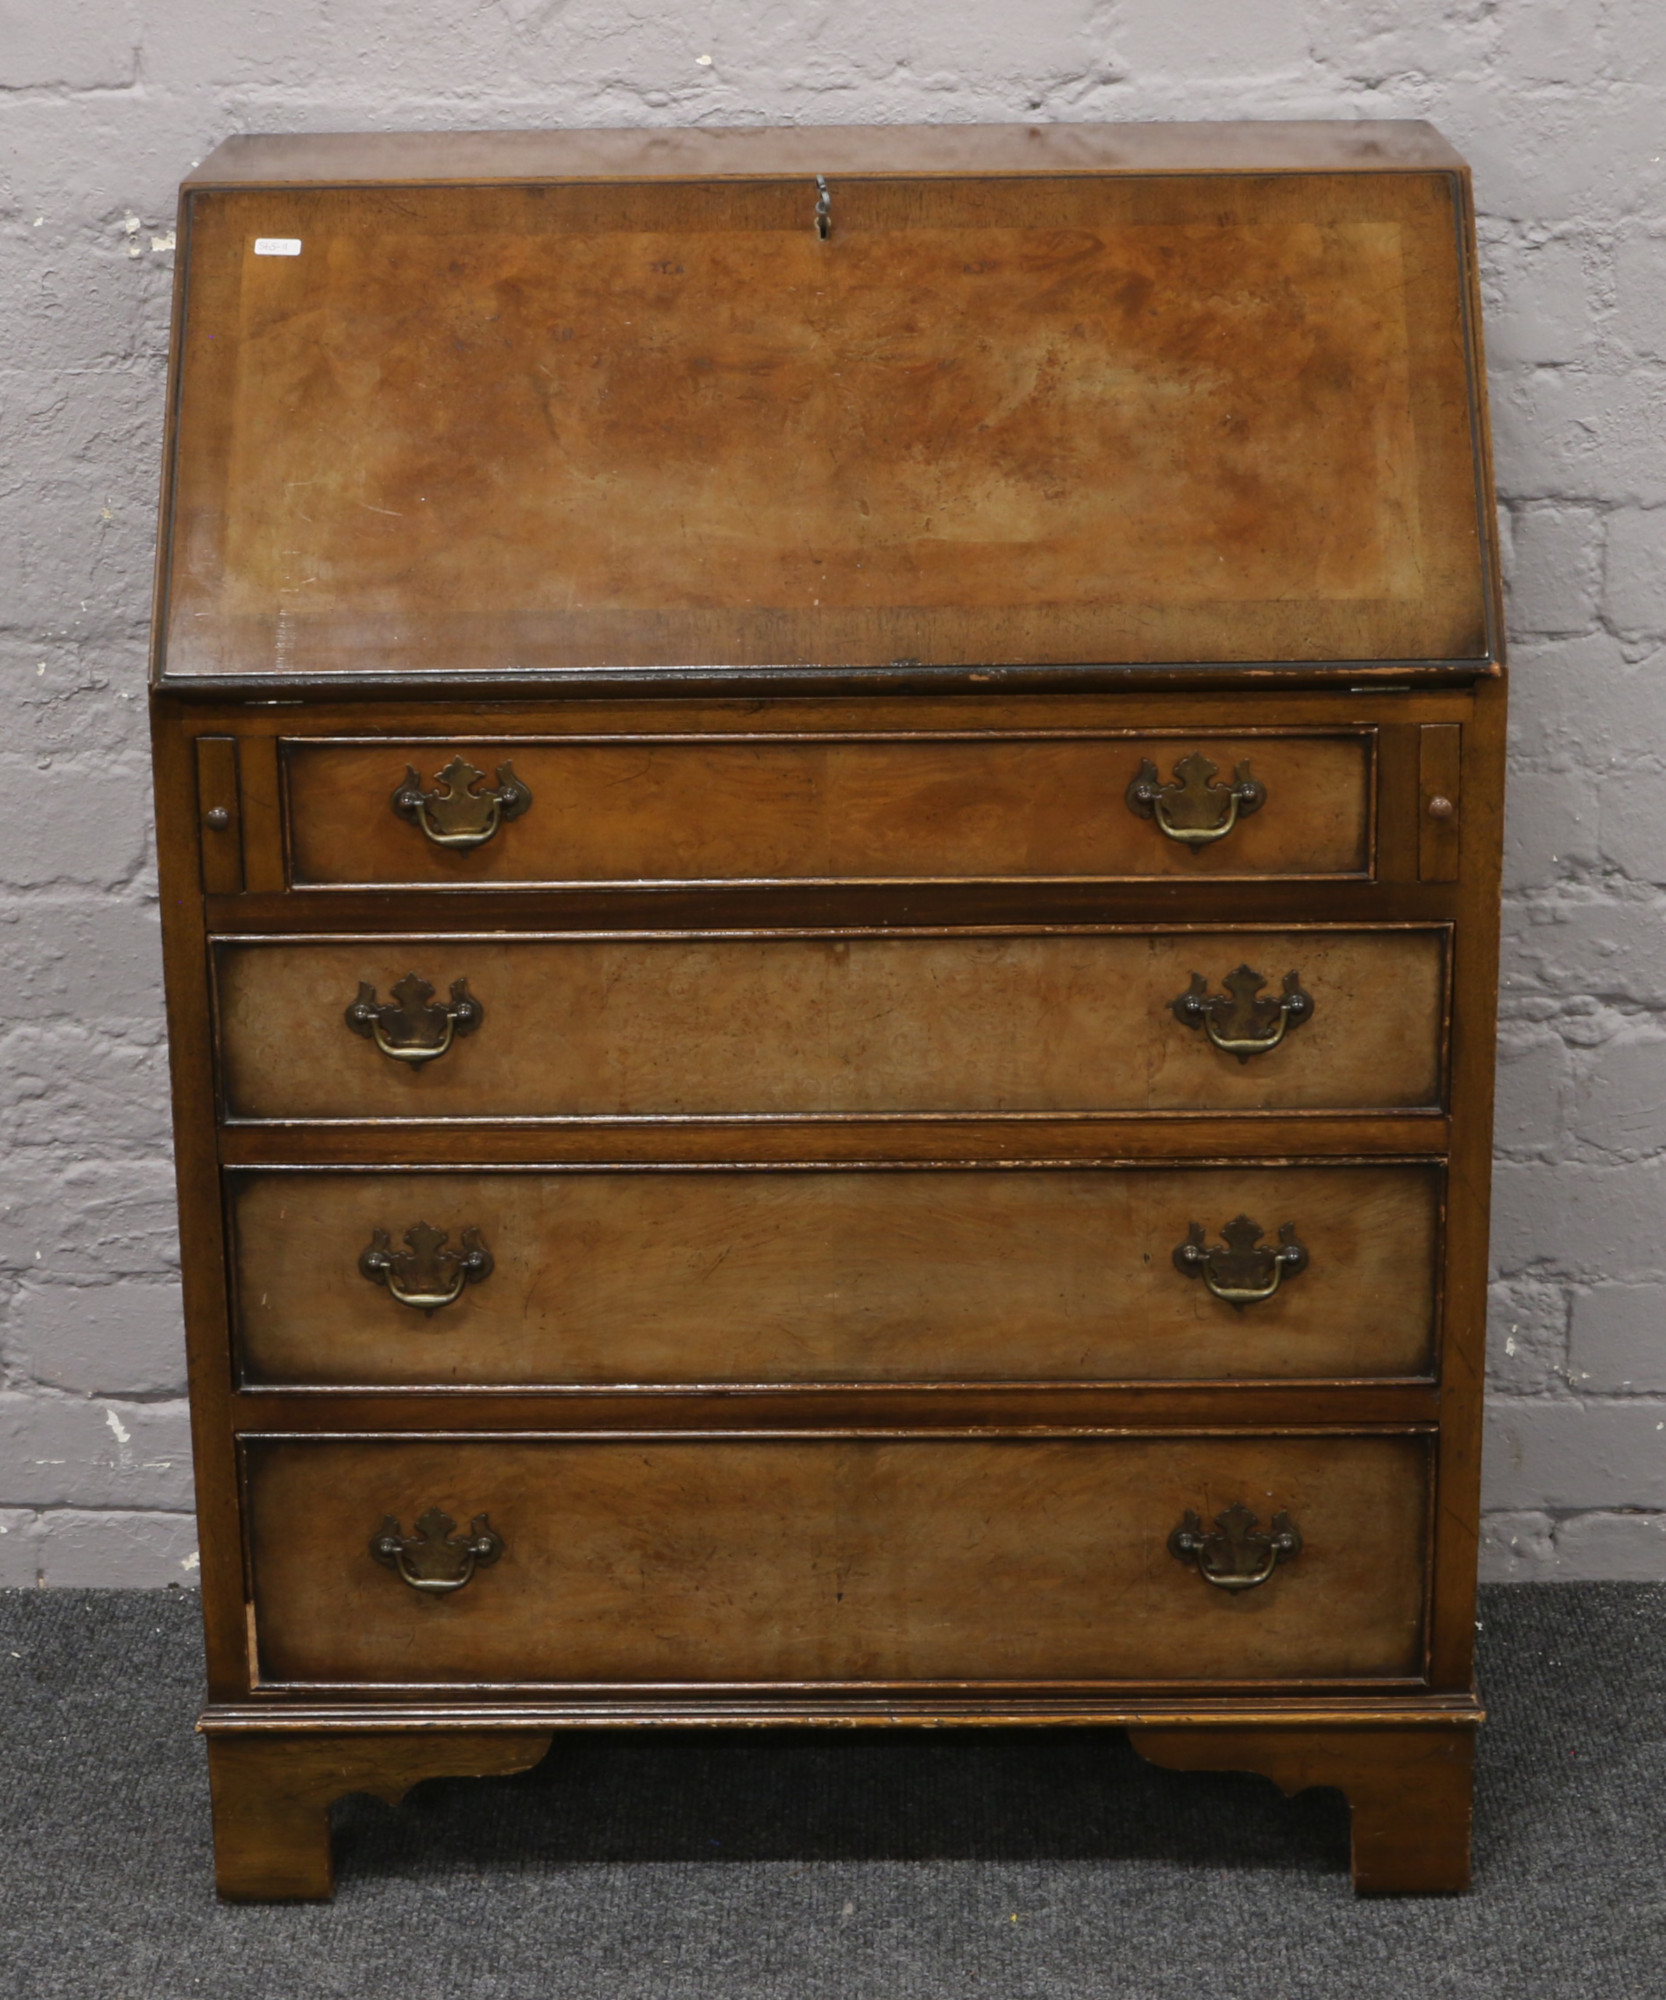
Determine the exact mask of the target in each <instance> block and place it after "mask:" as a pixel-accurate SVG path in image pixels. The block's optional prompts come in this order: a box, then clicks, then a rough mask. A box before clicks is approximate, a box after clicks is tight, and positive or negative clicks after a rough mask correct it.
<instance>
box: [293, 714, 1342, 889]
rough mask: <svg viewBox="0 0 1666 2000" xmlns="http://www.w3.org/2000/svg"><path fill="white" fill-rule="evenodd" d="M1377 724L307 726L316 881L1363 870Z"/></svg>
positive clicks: (304, 791)
mask: <svg viewBox="0 0 1666 2000" xmlns="http://www.w3.org/2000/svg"><path fill="white" fill-rule="evenodd" d="M1372 747H1373V732H1371V731H1370V730H1353V731H1346V732H1328V733H1324V734H1311V735H1300V734H1283V735H1263V734H1258V733H1254V732H1246V733H1244V734H1242V735H1236V736H1222V735H1202V736H1199V735H1175V734H1157V733H1147V734H1141V735H1132V734H1126V733H1110V732H1086V731H1075V730H1072V731H1064V730H1058V731H1024V732H1011V733H1002V734H989V733H983V732H979V733H975V734H974V733H969V732H968V733H932V734H913V733H909V734H877V733H875V734H848V735H845V734H841V735H825V734H822V735H816V736H781V735H777V734H765V733H761V732H757V733H737V734H732V735H701V736H684V737H664V736H654V737H641V736H638V737H621V736H611V737H603V736H596V737H568V738H565V739H556V740H550V739H548V738H546V739H543V740H538V739H519V740H516V739H507V740H496V741H494V740H490V739H486V740H480V739H467V738H444V737H425V738H413V739H410V740H405V741H398V740H387V739H377V740H375V741H340V740H337V741H322V742H321V741H305V740H290V741H288V742H286V743H285V745H284V768H285V778H286V796H287V804H288V820H289V869H290V879H291V881H292V882H293V883H294V884H295V885H296V886H297V887H320V888H324V887H327V888H339V887H349V886H356V885H363V886H396V887H397V886H409V887H422V888H428V887H435V886H439V887H451V886H459V887H460V886H469V885H473V884H476V883H491V884H494V885H497V886H513V885H516V884H524V885H526V886H535V885H536V886H545V885H550V884H560V883H571V884H602V883H618V884H625V883H629V884H654V885H662V884H666V885H669V884H684V883H688V884H695V883H708V882H729V883H769V882H817V881H822V882H848V881H875V882H878V881H910V882H912V881H990V880H996V881H1000V880H1025V881H1044V880H1048V879H1053V880H1058V879H1066V880H1069V879H1089V880H1093V879H1100V880H1104V879H1117V878H1125V879H1126V878H1138V877H1141V876H1173V875H1178V876H1199V875H1201V876H1211V877H1223V876H1226V877H1253V876H1281V877H1288V876H1348V875H1363V874H1366V873H1368V872H1369V870H1370V867H1371V828H1372V790H1373V787H1372V765H1373V758H1372Z"/></svg>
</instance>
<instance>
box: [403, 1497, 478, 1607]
mask: <svg viewBox="0 0 1666 2000" xmlns="http://www.w3.org/2000/svg"><path fill="white" fill-rule="evenodd" d="M456 1525H457V1523H456V1522H455V1521H454V1520H452V1518H451V1516H450V1515H449V1514H442V1513H441V1512H440V1510H439V1508H438V1507H430V1508H429V1509H428V1512H427V1513H426V1514H424V1515H423V1516H422V1518H421V1519H420V1520H419V1521H418V1522H417V1524H416V1533H415V1534H414V1535H407V1534H406V1533H404V1531H403V1530H402V1529H401V1528H400V1525H399V1523H398V1522H397V1521H396V1520H395V1519H394V1518H393V1516H392V1515H391V1514H389V1515H388V1516H387V1517H386V1519H385V1520H384V1521H383V1522H382V1527H381V1532H380V1533H379V1534H377V1535H375V1536H374V1537H373V1538H372V1540H371V1544H370V1553H371V1554H372V1555H373V1556H374V1557H375V1558H376V1560H377V1561H378V1562H379V1563H381V1564H382V1565H383V1566H384V1567H385V1568H387V1569H391V1570H394V1571H396V1572H397V1573H398V1575H399V1577H400V1579H401V1580H402V1581H403V1582H405V1583H408V1584H409V1585H410V1586H411V1588H412V1589H413V1590H421V1591H426V1592H427V1593H428V1594H429V1595H431V1596H434V1597H443V1596H445V1595H446V1594H447V1593H448V1592H450V1591H453V1590H461V1589H462V1587H463V1585H464V1584H465V1583H467V1582H468V1581H469V1579H470V1578H471V1577H472V1576H473V1575H474V1573H475V1571H476V1570H477V1569H486V1568H487V1567H488V1566H489V1565H490V1564H492V1563H495V1562H496V1561H497V1559H498V1557H499V1556H500V1555H502V1554H503V1537H502V1536H501V1535H499V1534H495V1533H494V1532H493V1531H492V1527H491V1524H490V1523H489V1522H488V1521H487V1519H486V1516H485V1515H484V1514H476V1515H475V1517H474V1519H473V1520H472V1521H471V1522H470V1523H469V1531H468V1534H467V1535H466V1536H465V1537H463V1538H461V1539H454V1538H453V1536H452V1533H451V1531H452V1529H453V1528H455V1527H456Z"/></svg>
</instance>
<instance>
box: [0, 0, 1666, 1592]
mask: <svg viewBox="0 0 1666 2000" xmlns="http://www.w3.org/2000/svg"><path fill="white" fill-rule="evenodd" d="M1663 106H1666V7H1663V6H1662V5H1661V0H1419V4H1417V5H1407V4H1405V0H1105V4H1093V0H1029V4H1028V5H1026V6H1013V5H1011V4H1010V0H913V4H910V5H906V6H899V5H897V4H896V0H842V4H840V5H839V6H836V7H835V6H831V5H827V4H825V0H821V3H820V4H814V3H813V0H769V3H768V4H765V0H697V4H693V5H689V6H685V7H679V8H627V7H625V6H623V5H621V4H619V0H473V4H470V5H469V6H467V7H460V6H458V5H457V4H455V0H57V4H48V0H0V427H3V428H0V585H3V588H0V689H3V691H4V692H3V700H4V723H5V726H4V728H3V729H0V813H3V822H0V981H3V985H0V1161H3V1164H0V1367H3V1376H0V1582H25V1583H26V1582H33V1581H36V1580H40V1581H43V1582H46V1583H52V1584H82V1583H111V1584H114V1583H143V1584H160V1583H165V1582H175V1583H177V1582H181V1581H189V1579H190V1577H191V1575H192V1573H193V1568H194V1562H195V1556H194V1550H193V1543H192V1530H191V1520H190V1513H189V1509H190V1504H191V1493H190V1481H189V1460H188V1450H187V1433H186V1423H185V1407H184V1403H183V1401H182V1400H181V1389H182V1382H183V1366H182V1360H181V1354H180V1341H179V1325H178V1294H177V1290H176V1286H175V1280H174V1261H175V1257H174V1239H173V1226H172V1220H171V1187H170V1181H169V1173H168V1166H167V1138H166V1129H165V1116H164V1053H163V1048H162V1039H161V1010H160V1002H159V997H158V965H157V945H156V925H155V900H156V897H155V888H154V883H153V878H152V873H151V852H150V844H149V834H148V831H147V827H148V809H147V803H146V795H145V784H146V759H145V748H144V736H143V727H142V713H143V688H144V625H145V616H146V609H147V604H148V598H149V590H150V562H151V548H152V523H153V511H154V503H155V486H156V470H157V448H158V440H159V433H160V424H161V407H162V387H163V368H164V358H165V348H166V340H167V309H168V292H169V284H170V279H171V271H170V268H169V267H170V265H171V263H172V255H171V250H172V239H171V233H170V232H171V229H172V221H173V199H174V197H173V189H174V184H175V182H176V180H177V179H178V177H179V175H180V174H181V173H182V172H183V171H184V170H185V169H186V168H187V167H188V166H189V165H190V164H191V163H192V162H193V161H195V160H197V159H199V158H201V157H202V155H203V154H204V153H206V152H207V151H208V149H209V148H210V146H212V145H213V144H214V143H215V142H216V141H217V140H219V139H220V138H222V137H223V136H225V135H226V134H227V133H230V132H238V131H255V130H260V131H272V130H286V129H288V130H296V129H308V128H311V129H343V128H348V129H350V128H354V127H398V126H426V127H444V126H467V125H474V126H478V125H536V124H565V123H570V124H583V125H605V124H661V125H670V124H684V123H714V124H736V123H756V122H761V121H784V122H797V123H825V122H836V123H849V122H865V121H874V122H894V121H909V120H926V121H938V120H972V119H992V120H1024V119H1047V120H1079V119H1118V118H1136V119H1143V118H1168V117H1196V118H1223V117H1234V116H1249V117H1292V116H1294V117H1385V116H1387V117H1398V116H1408V115H1416V116H1426V117H1430V118H1432V119H1434V120H1435V121H1436V123H1437V124H1439V125H1440V126H1441V127H1442V129H1443V130H1444V131H1445V132H1446V133H1447V134H1448V135H1449V136H1450V137H1451V138H1452V139H1453V140H1454V141H1455V142H1456V144H1457V145H1458V146H1459V147H1460V148H1461V149H1462V150H1463V151H1464V152H1466V153H1467V154H1468V156H1469V157H1470V159H1471V160H1472V161H1473V162H1474V165H1475V169H1476V181H1477V193H1478V197H1479V205H1480V210H1481V218H1482V219H1481V241H1482V252H1483V260H1484V263H1485V268H1486V286H1487V297H1488V306H1489V309H1490V314H1491V318H1490V342H1491V361H1492V388H1493V414H1494V422H1495V428H1496V434H1497V446H1498V472H1499V481H1500V487H1501V492H1502V505H1503V513H1504V524H1505V532H1506V544H1507V551H1508V573H1509V581H1510V606H1511V628H1512V634H1513V639H1514V658H1515V666H1516V696H1515V703H1516V708H1515V713H1516V722H1515V729H1514V749H1513V791H1512V795H1511V806H1510V820H1509V891H1508V915H1507V925H1506V984H1505V989H1504V993H1505V1001H1504V1029H1503V1049H1502V1053H1503V1058H1504V1063H1503V1070H1502V1091H1501V1098H1500V1112H1499V1148H1500V1158H1501V1171H1500V1177H1499V1190H1498V1204H1497V1216H1498V1228H1497V1251H1496V1263H1497V1285H1496V1290H1495V1304H1496V1312H1495V1327H1494V1334H1495V1342H1494V1351H1493V1381H1494V1392H1495V1393H1494V1402H1493V1406H1492V1419H1491V1429H1490V1436H1489V1455H1488V1469H1487V1493H1488V1505H1489V1510H1490V1512H1489V1546H1488V1563H1489V1567H1490V1570H1491V1573H1492V1574H1494V1575H1500V1576H1562V1577H1601V1576H1611V1577H1666V1227H1663V1217H1662V1201H1663V1197H1666V927H1663V923H1662V917H1663V912H1666V900H1663V889H1666V787H1663V784H1662V777H1663V771H1666V110H1663Z"/></svg>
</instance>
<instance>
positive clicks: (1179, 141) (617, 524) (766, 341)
mask: <svg viewBox="0 0 1666 2000" xmlns="http://www.w3.org/2000/svg"><path fill="white" fill-rule="evenodd" d="M835 142H836V143H835ZM332 148H333V149H336V150H335V151H334V152H333V153H332ZM841 148H842V149H843V151H842V153H841V151H840V149H841ZM1373 149H1374V151H1373ZM232 152H233V155H234V163H236V164H237V167H238V173H239V174H240V175H241V178H240V179H237V180H235V182H234V183H233V184H228V182H227V181H226V179H225V177H224V176H223V174H222V169H221V167H220V166H219V165H218V164H217V163H218V162H221V161H222V159H223V158H224V157H225V156H226V153H227V149H225V148H222V149H221V152H220V153H218V154H216V155H215V156H214V158H213V159H212V160H210V161H208V162H207V163H205V166H204V167H203V169H202V170H201V171H200V173H199V174H198V175H197V176H196V177H195V179H194V181H193V182H192V183H191V184H190V194H189V199H188V200H187V202H186V204H185V210H184V214H183V217H182V228H183V233H182V237H181V258H180V265H181V274H180V284H181V288H182V290H181V296H182V300H183V312H182V318H181V330H182V344H181V349H180V352H179V355H178V356H177V388H176V395H177V402H176V424H175V437H174V454H173V459H172V463H171V466H170V505H169V508H168V511H167V536H168V550H167V557H166V562H165V595H164V601H163V607H162V616H161V618H160V620H159V634H160V639H161V644H160V646H159V651H158V661H159V665H160V667H161V668H162V670H163V674H164V678H165V679H166V680H168V681H170V682H175V681H184V682H188V683H189V682H200V681H207V680H219V681H222V682H223V679H224V678H225V677H228V676H230V677H236V678H240V679H250V678H266V677H272V676H310V675H318V676H321V677H323V678H326V679H328V678H330V677H333V676H336V675H342V674H347V675H354V676H359V677H362V678H364V679H367V680H375V681H378V682H385V681H387V680H389V679H393V680H398V679H401V678H404V677H406V676H414V677H418V678H425V679H427V680H429V681H430V682H432V681H433V680H434V679H435V678H436V677H438V676H444V677H446V678H449V679H457V680H463V681H469V680H477V679H479V678H482V677H484V678H488V679H494V680H495V679H511V680H512V679H518V678H522V677H530V678H533V679H539V678H544V677H554V678H561V679H567V680H571V679H572V678H573V677H575V676H583V675H586V674H590V673H601V674H615V673H633V672H650V673H662V672H667V671H669V672H675V673H681V672H686V671H693V672H699V673H709V672H714V671H715V672H727V671H729V670H731V669H738V670H741V671H742V672H743V673H747V674H750V673H754V672H757V673H760V674H767V672H768V671H769V670H772V669H784V670H788V671H792V672H802V671H816V670H821V669H827V670H830V671H834V672H844V671H846V670H853V671H857V672H874V671H891V670H895V669H899V668H902V669H913V668H916V667H918V668H921V669H925V670H935V669H964V670H966V671H967V672H972V671H975V670H978V669H983V668H997V669H1001V670H1003V671H1005V670H1028V669H1030V668H1036V667H1043V668H1069V669H1075V668H1077V667H1080V666H1093V667H1097V666H1108V667H1112V668H1118V667H1126V666H1136V665H1158V666H1170V665H1186V664H1191V663H1210V662H1216V663H1233V664H1236V663H1243V664H1254V663H1297V664H1315V665H1321V666H1322V665H1327V664H1330V663H1338V664H1341V665H1344V666H1352V665H1368V664H1373V663H1375V664H1381V663H1383V662H1393V663H1401V662H1405V663H1412V664H1416V663H1419V662H1425V663H1435V664H1439V665H1441V666H1449V665H1451V664H1452V663H1454V662H1456V663H1475V664H1476V665H1478V666H1481V665H1484V664H1485V663H1486V661H1487V660H1488V658H1489V657H1490V635H1489V621H1488V601H1489V580H1488V571H1487V540H1488V536H1489V535H1490V533H1491V529H1490V525H1489V519H1488V515H1489V503H1488V501H1487V499H1486V496H1485V495H1484V494H1483V492H1482V487H1483V485H1484V480H1485V471H1484V468H1485V452H1484V439H1483V436H1482V429H1481V422H1482V420H1481V414H1480V404H1479V394H1478V387H1477V374H1476V361H1477V356H1476V349H1475V345H1474V333H1473V327H1472V324H1471V320H1470V310H1471V309H1470V282H1471V274H1470V272H1469V270H1468V268H1467V264H1466V251H1465V244H1466V240H1467V235H1466V232H1467V218H1466V215H1465V212H1464V206H1463V200H1464V198H1463V194H1462V189H1461V186H1460V182H1459V177H1458V176H1457V175H1456V174H1455V173H1454V171H1453V168H1454V166H1455V165H1456V162H1455V156H1453V155H1451V154H1450V152H1449V151H1448V150H1447V149H1446V148H1445V146H1444V142H1442V141H1440V140H1439V138H1438V136H1437V135H1435V134H1434V133H1433V132H1432V131H1431V130H1430V128H1428V127H1427V126H1422V125H1393V126H1386V127H1383V126H1374V125H1340V124H1338V125H1320V126H1303V127H1289V126H1259V125H1234V126H1216V127H1208V126H1191V127H1159V126H1136V127H1126V128H1093V127H1049V128H1043V129H1041V130H1038V131H1035V132H1033V133H1032V132H1031V131H1030V129H1029V128H1026V127H1018V126H1014V127H982V128H978V127H948V128H935V129H933V130H929V131H886V130H882V131H878V132H863V131H859V130H851V129H845V130H840V131H835V132H831V133H820V132H806V131H767V132H766V131H759V132H756V133H721V132H720V133H702V132H690V133H654V134H641V133H630V134H618V133H612V134H578V133H574V134H558V133H550V134H537V133H532V134H524V133H501V134H485V135H466V134H465V135H438V136H420V135H401V134H393V135H385V136H381V137H371V138H367V139H365V140H362V141H360V140H351V141H348V140H341V141H336V140H317V139H312V138H295V139H290V140H272V141H266V140H250V141H245V142H238V143H237V145H236V146H235V147H234V148H233V149H232ZM1338 152H1340V153H1341V154H1344V155H1347V164H1345V165H1337V164H1336V163H1335V162H1334V161H1330V160H1329V156H1330V155H1331V154H1333V153H1338ZM285 161H287V162H288V163H289V164H288V169H287V174H288V177H287V178H286V177H283V176H280V175H279V174H278V168H279V166H280V165H282V164H283V163H284V162H285ZM841 161H843V164H841ZM1327 161H1329V163H1328V164H1327V163H1326V162H1327ZM354 162H357V163H358V164H357V166H356V167H355V165H354ZM563 162H564V163H565V164H563ZM1246 162H1252V164H1246ZM1385 162H1386V163H1387V170H1382V169H1383V168H1384V165H1385ZM425 163H426V164H425ZM512 163H514V164H512ZM1020 163H1022V164H1020ZM1165 163H1166V164H1165ZM373 166H375V168H376V171H375V172H372V167H373ZM1372 168H1374V169H1377V170H1374V171H1373V170H1368V169H1372ZM355 173H362V174H363V175H364V178H363V179H360V180H356V179H354V174H355ZM427 174H432V175H433V176H434V178H432V179H427V180H425V179H424V176H425V175H427ZM818 174H820V175H823V176H824V178H825V188H826V200H827V204H828V206H829V208H830V218H831V227H830V230H829V232H828V233H826V234H825V235H824V234H822V233H819V232H818V226H817V199H818V186H817V179H816V176H817V175H818ZM412 182H415V183H416V184H414V185H413V184H411V183H412Z"/></svg>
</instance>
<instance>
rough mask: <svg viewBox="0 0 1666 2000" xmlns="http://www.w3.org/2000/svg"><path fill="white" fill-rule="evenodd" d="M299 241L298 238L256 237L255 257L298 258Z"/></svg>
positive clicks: (299, 250) (299, 251)
mask: <svg viewBox="0 0 1666 2000" xmlns="http://www.w3.org/2000/svg"><path fill="white" fill-rule="evenodd" d="M300 254H301V239H300V237H298V236H257V237H256V238H255V255H256V256H257V257H299V256H300Z"/></svg>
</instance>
